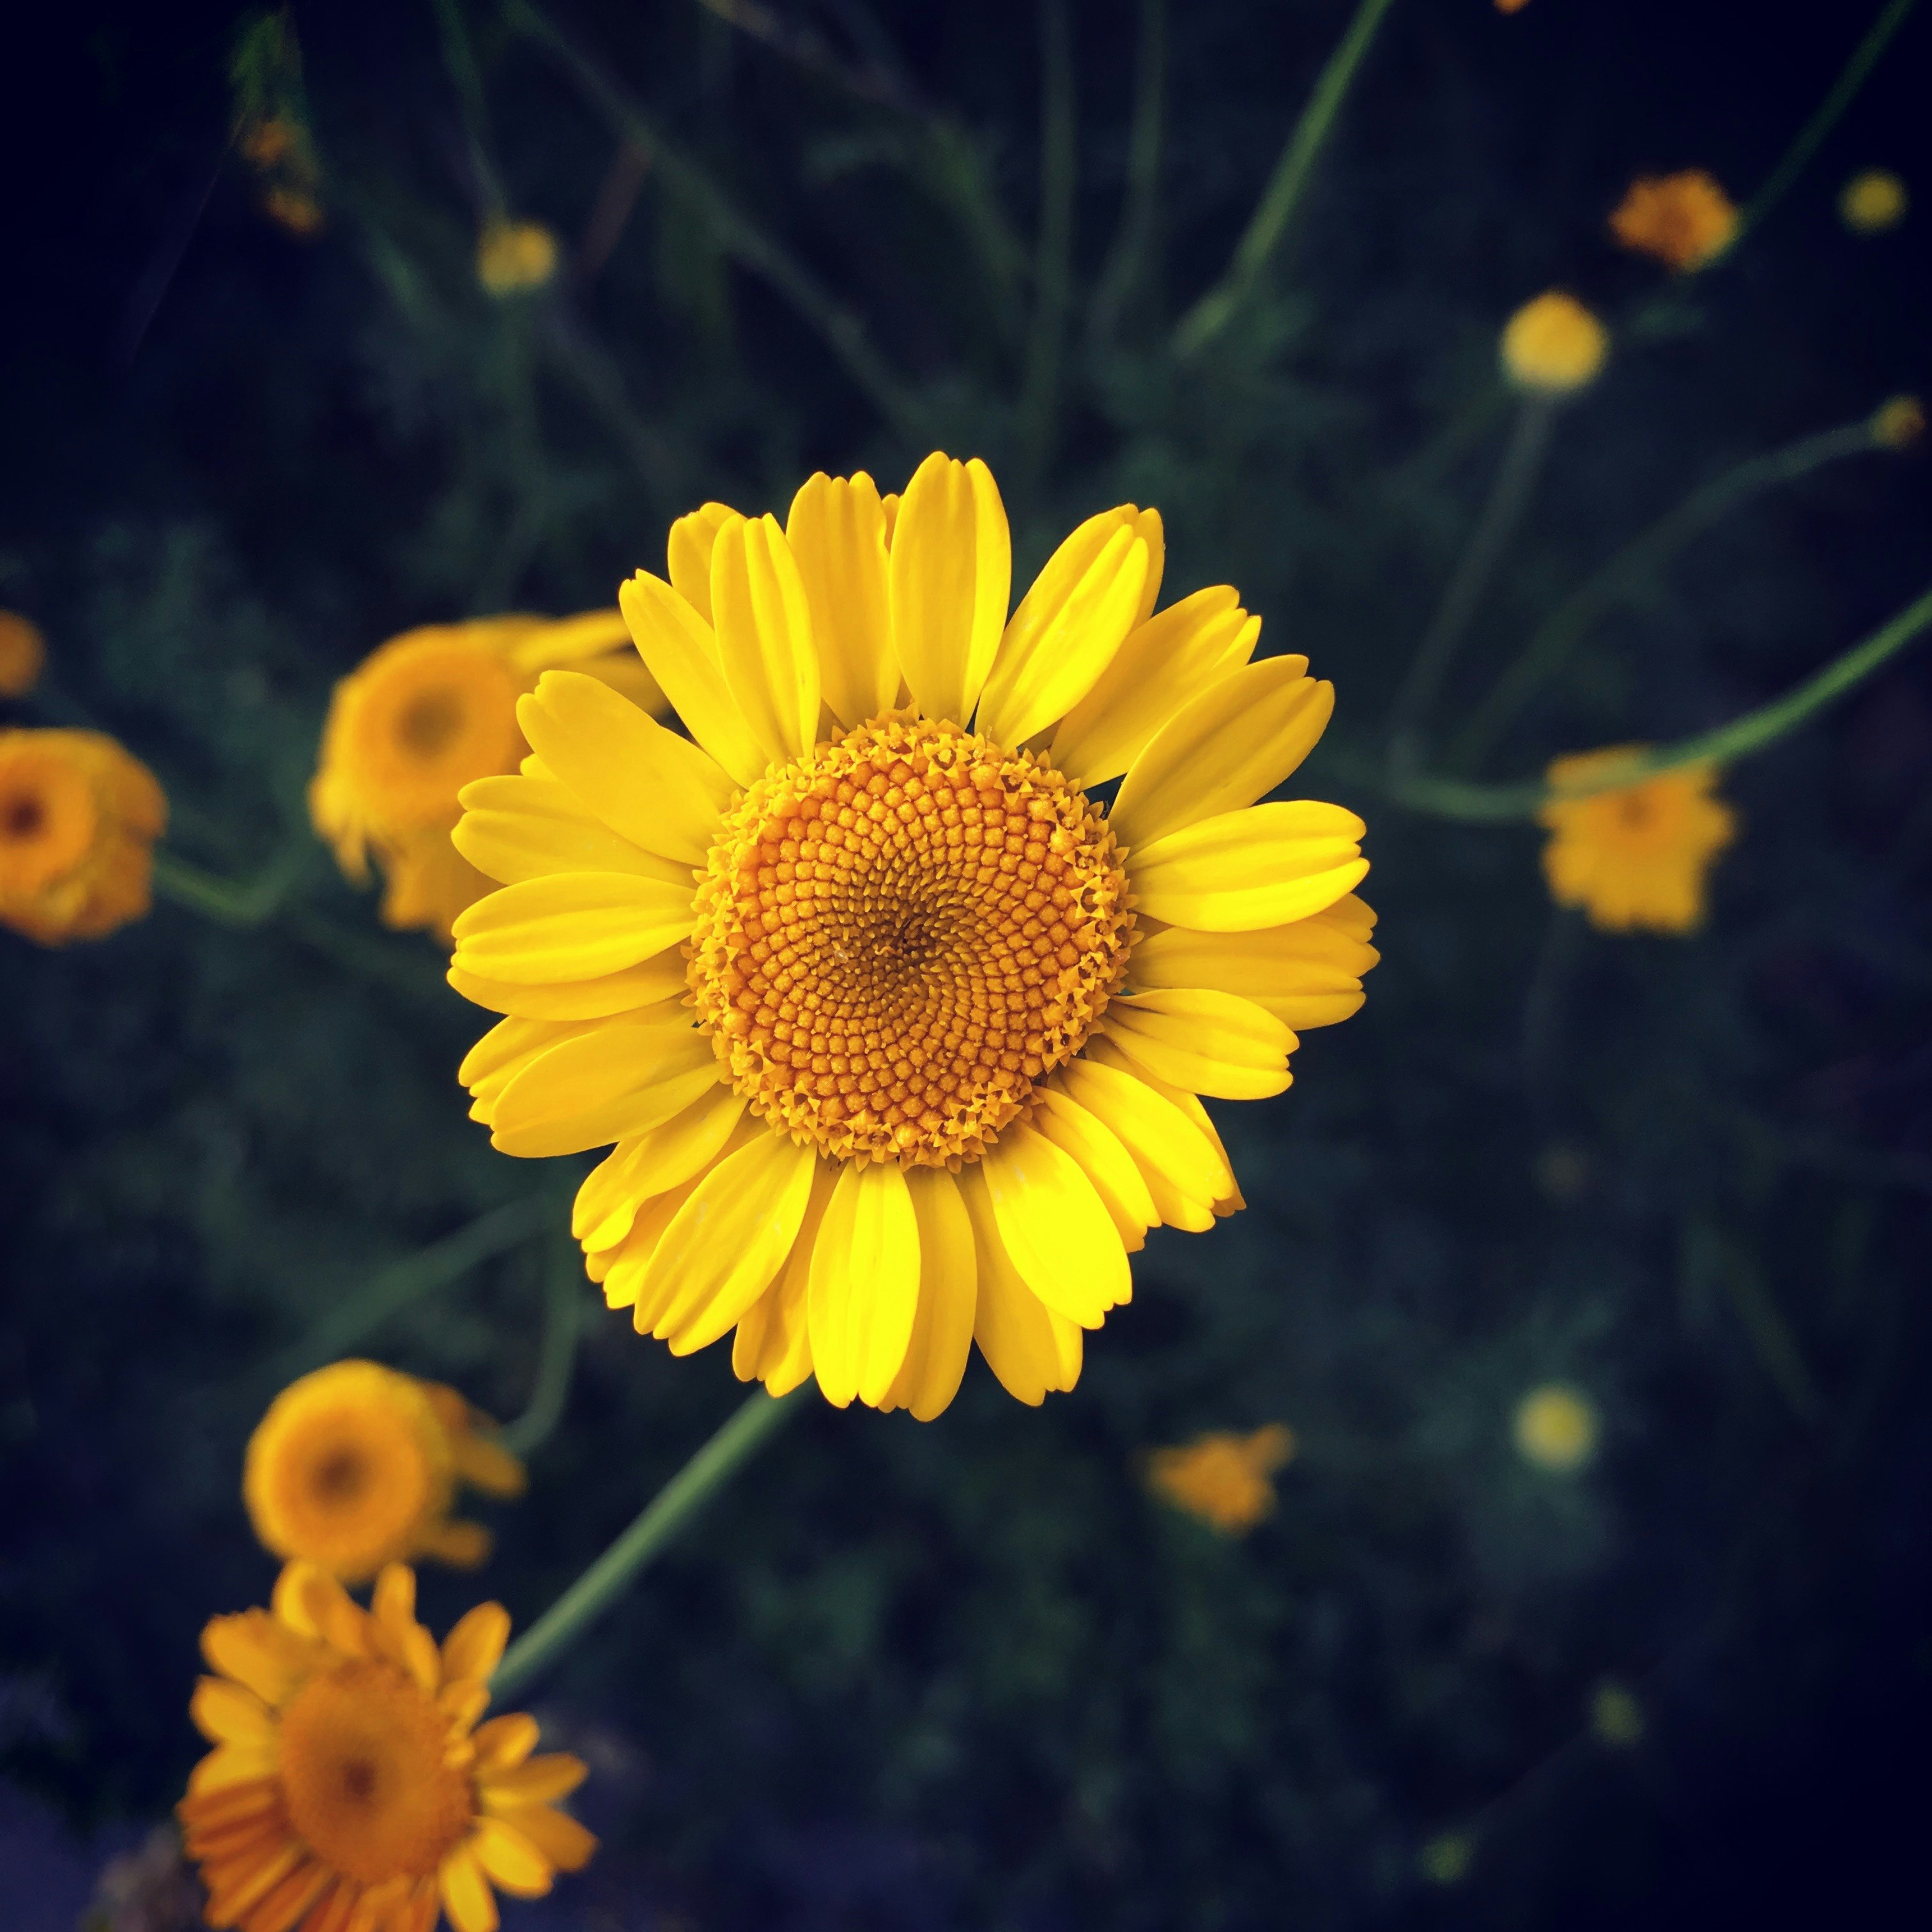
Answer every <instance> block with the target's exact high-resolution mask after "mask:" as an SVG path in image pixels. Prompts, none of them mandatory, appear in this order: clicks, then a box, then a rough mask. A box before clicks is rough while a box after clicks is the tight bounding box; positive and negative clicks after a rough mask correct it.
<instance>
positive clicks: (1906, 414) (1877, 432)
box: [1871, 396, 1925, 449]
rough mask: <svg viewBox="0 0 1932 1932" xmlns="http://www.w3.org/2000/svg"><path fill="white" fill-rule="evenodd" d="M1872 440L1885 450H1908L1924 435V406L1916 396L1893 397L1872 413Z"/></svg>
mask: <svg viewBox="0 0 1932 1932" xmlns="http://www.w3.org/2000/svg"><path fill="white" fill-rule="evenodd" d="M1871 434H1872V440H1873V442H1874V443H1881V444H1882V445H1883V446H1885V448H1886V449H1910V448H1911V447H1912V445H1913V444H1914V443H1916V442H1917V441H1918V439H1919V438H1920V437H1921V436H1923V435H1924V434H1925V405H1924V404H1923V403H1921V401H1919V400H1918V398H1917V397H1916V396H1894V397H1892V398H1890V400H1889V401H1885V402H1882V403H1881V404H1879V406H1878V407H1877V408H1876V410H1873V412H1872V419H1871Z"/></svg>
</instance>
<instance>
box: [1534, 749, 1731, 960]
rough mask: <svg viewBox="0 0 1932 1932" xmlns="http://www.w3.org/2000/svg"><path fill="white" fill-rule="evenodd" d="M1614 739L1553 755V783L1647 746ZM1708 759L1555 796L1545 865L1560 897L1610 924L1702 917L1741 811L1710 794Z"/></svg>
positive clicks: (1590, 774)
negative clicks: (1579, 794) (1708, 887)
mask: <svg viewBox="0 0 1932 1932" xmlns="http://www.w3.org/2000/svg"><path fill="white" fill-rule="evenodd" d="M1644 748H1645V747H1643V745H1611V746H1610V747H1608V748H1606V749H1604V750H1603V751H1588V752H1583V753H1581V754H1577V755H1575V756H1573V757H1567V758H1559V759H1557V760H1556V761H1555V762H1554V763H1553V764H1552V765H1551V766H1550V771H1549V781H1550V784H1553V785H1562V784H1565V783H1566V782H1570V781H1576V780H1578V779H1583V778H1594V777H1596V776H1598V775H1600V774H1601V773H1604V772H1609V771H1611V770H1613V769H1615V767H1616V766H1617V765H1619V763H1625V762H1626V761H1628V760H1630V759H1631V758H1632V757H1634V756H1636V755H1637V754H1638V753H1640V752H1641V751H1643V749H1644ZM1717 781H1718V774H1717V772H1715V770H1714V769H1712V768H1711V767H1710V766H1699V767H1694V768H1692V769H1687V770H1683V771H1675V772H1662V773H1661V774H1660V775H1658V776H1657V777H1655V778H1643V779H1642V780H1640V781H1639V782H1637V784H1632V785H1628V786H1625V787H1621V788H1619V789H1618V790H1614V791H1600V792H1593V793H1590V794H1589V796H1587V797H1584V798H1577V799H1553V800H1552V801H1551V802H1550V803H1549V804H1548V805H1545V806H1544V808H1543V810H1542V811H1541V814H1539V815H1540V817H1541V821H1542V823H1544V825H1546V826H1548V827H1549V828H1550V842H1549V843H1548V844H1547V845H1545V846H1544V848H1543V870H1544V876H1545V877H1546V878H1547V880H1549V882H1550V896H1551V897H1552V898H1554V899H1555V900H1556V903H1557V904H1559V905H1563V906H1581V907H1583V910H1584V911H1585V913H1586V914H1587V915H1588V916H1589V921H1590V923H1591V924H1592V926H1595V927H1597V928H1598V929H1599V930H1601V931H1602V932H1636V931H1639V930H1644V931H1649V932H1691V931H1693V930H1694V929H1696V928H1697V926H1700V925H1701V924H1702V923H1703V918H1704V907H1705V893H1704V887H1705V880H1706V877H1707V875H1708V874H1709V871H1710V869H1711V863H1712V860H1713V859H1715V857H1716V856H1717V855H1718V853H1720V852H1721V851H1722V850H1724V847H1726V846H1727V845H1728V844H1730V842H1731V841H1732V840H1733V838H1736V836H1737V817H1736V814H1735V813H1734V812H1733V811H1731V809H1730V807H1729V806H1727V805H1724V804H1723V803H1721V802H1720V801H1719V800H1718V799H1715V798H1713V797H1712V796H1711V793H1712V788H1713V787H1715V785H1716V784H1717Z"/></svg>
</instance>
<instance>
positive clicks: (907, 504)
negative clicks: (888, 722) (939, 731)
mask: <svg viewBox="0 0 1932 1932" xmlns="http://www.w3.org/2000/svg"><path fill="white" fill-rule="evenodd" d="M888 581H889V584H890V586H891V596H892V649H893V653H894V655H895V656H896V657H897V658H898V664H899V669H900V670H901V673H903V675H904V678H905V681H906V685H907V688H908V689H909V690H910V691H911V693H912V696H913V703H915V704H916V705H917V706H919V709H920V711H921V712H923V713H924V714H925V715H926V716H927V717H929V718H952V719H953V720H954V721H956V722H957V723H959V724H965V722H966V721H967V720H968V718H970V717H971V715H972V712H973V706H974V704H975V703H977V702H978V700H979V697H980V687H981V685H983V684H984V683H985V682H986V673H988V672H989V670H992V667H993V655H994V653H995V651H996V650H998V648H999V643H1000V633H1001V631H1002V630H1004V628H1005V627H1006V622H1007V598H1008V597H1009V596H1010V595H1011V594H1012V590H1013V540H1012V538H1011V536H1010V534H1009V532H1008V531H1007V512H1006V508H1005V506H1004V505H1003V504H1002V503H1001V501H1000V493H999V490H998V487H997V486H996V485H995V483H994V481H993V477H992V472H991V471H990V470H989V469H987V467H986V465H985V464H984V463H982V462H981V461H980V459H979V458H977V456H976V457H974V458H973V459H972V460H971V461H970V462H967V463H956V462H955V461H953V459H952V458H950V457H948V456H945V455H942V454H941V453H940V452H938V451H937V450H935V452H933V453H932V455H930V456H929V457H928V458H926V460H925V461H924V462H923V463H921V464H920V465H919V467H918V469H916V470H915V471H914V472H913V478H912V481H910V483H908V484H907V485H906V488H905V496H904V501H903V502H901V504H900V505H899V509H898V522H897V524H896V526H895V529H894V532H893V535H892V552H891V562H890V568H889V574H888Z"/></svg>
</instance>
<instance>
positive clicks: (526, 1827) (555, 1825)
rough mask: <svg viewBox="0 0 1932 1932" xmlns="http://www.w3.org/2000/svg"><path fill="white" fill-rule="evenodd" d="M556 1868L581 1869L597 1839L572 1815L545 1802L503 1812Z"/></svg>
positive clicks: (561, 1869)
mask: <svg viewBox="0 0 1932 1932" xmlns="http://www.w3.org/2000/svg"><path fill="white" fill-rule="evenodd" d="M503 1823H505V1824H506V1825H512V1826H515V1828H516V1829H517V1830H518V1831H519V1832H522V1833H523V1836H524V1837H525V1838H527V1839H529V1841H530V1843H532V1844H533V1845H534V1846H536V1848H537V1849H538V1851H540V1852H542V1854H543V1855H544V1857H545V1858H547V1859H548V1860H549V1861H550V1863H551V1864H552V1865H553V1866H554V1867H556V1870H559V1871H580V1870H582V1869H583V1866H584V1865H585V1864H586V1863H588V1862H589V1858H590V1855H591V1853H592V1852H594V1851H595V1850H596V1849H597V1841H596V1840H595V1838H592V1836H591V1835H590V1834H589V1832H586V1830H585V1829H583V1826H581V1825H580V1824H579V1823H577V1820H575V1819H574V1818H572V1817H569V1816H568V1814H566V1813H564V1812H562V1811H552V1810H550V1808H549V1806H548V1805H526V1807H525V1808H523V1810H521V1811H508V1812H505V1814H503Z"/></svg>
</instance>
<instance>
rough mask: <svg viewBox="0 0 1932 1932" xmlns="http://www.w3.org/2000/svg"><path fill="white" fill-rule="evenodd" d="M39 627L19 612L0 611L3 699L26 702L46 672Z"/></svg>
mask: <svg viewBox="0 0 1932 1932" xmlns="http://www.w3.org/2000/svg"><path fill="white" fill-rule="evenodd" d="M46 662H47V640H46V638H44V637H42V636H41V634H40V626H39V625H37V624H36V623H34V622H33V621H32V620H31V619H30V618H26V617H23V616H21V615H20V612H19V611H17V610H0V697H26V694H27V693H28V691H31V690H32V689H33V688H34V685H37V683H39V682H40V673H41V672H42V671H43V670H45V669H46Z"/></svg>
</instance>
